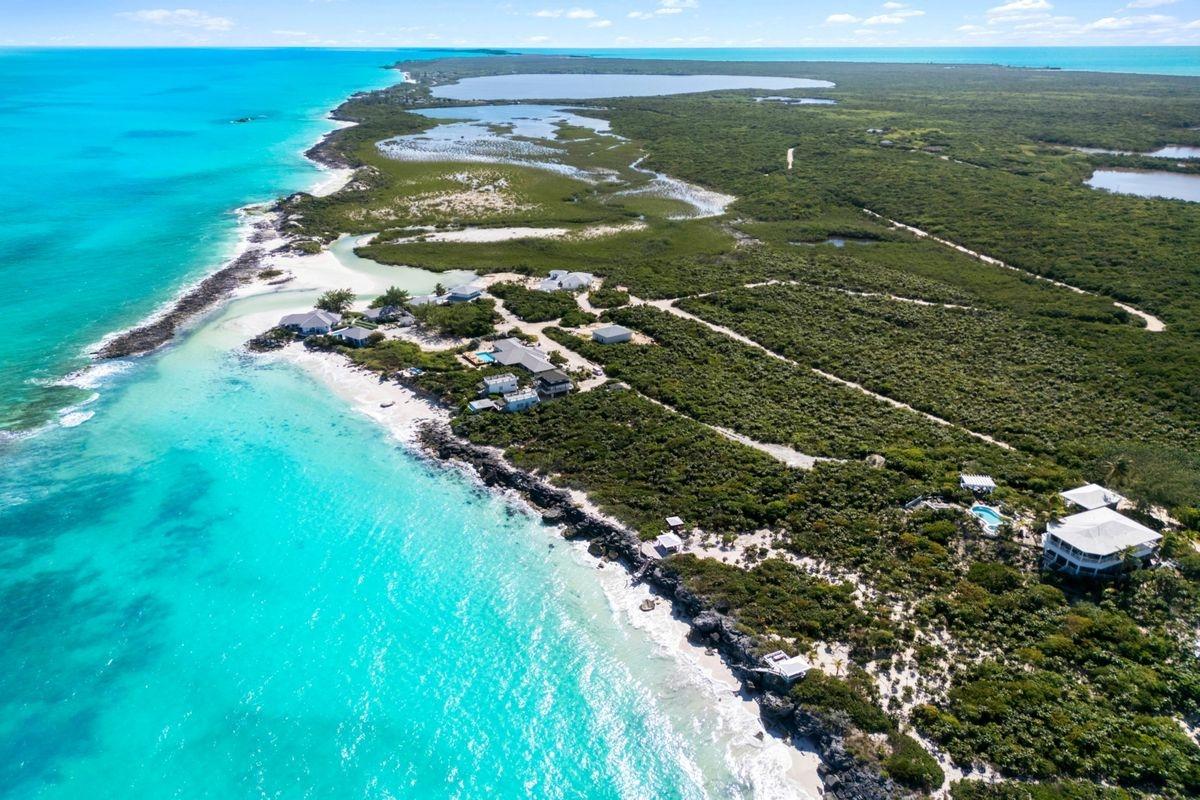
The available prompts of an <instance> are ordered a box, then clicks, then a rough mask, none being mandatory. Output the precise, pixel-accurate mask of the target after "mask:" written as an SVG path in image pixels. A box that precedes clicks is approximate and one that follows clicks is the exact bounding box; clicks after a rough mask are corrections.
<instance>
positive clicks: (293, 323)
mask: <svg viewBox="0 0 1200 800" xmlns="http://www.w3.org/2000/svg"><path fill="white" fill-rule="evenodd" d="M341 321H342V315H341V314H335V313H334V312H332V311H325V310H323V309H320V308H315V309H313V310H312V311H305V312H304V313H302V314H288V315H287V316H286V317H284V318H283V319H281V320H279V327H281V328H287V329H289V330H293V331H296V332H298V333H302V334H304V335H305V336H311V335H313V334H325V333H329V331H330V330H332V329H333V326H334V325H337V324H338V323H339V322H341Z"/></svg>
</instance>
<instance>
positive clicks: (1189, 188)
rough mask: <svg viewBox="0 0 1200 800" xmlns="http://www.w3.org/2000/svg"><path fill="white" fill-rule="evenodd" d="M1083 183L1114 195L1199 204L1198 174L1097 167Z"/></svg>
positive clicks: (1199, 181)
mask: <svg viewBox="0 0 1200 800" xmlns="http://www.w3.org/2000/svg"><path fill="white" fill-rule="evenodd" d="M1086 183H1087V185H1088V186H1091V187H1092V188H1093V189H1103V190H1105V191H1107V192H1113V193H1115V194H1132V195H1137V196H1138V197H1160V198H1167V199H1171V200H1187V201H1189V202H1192V203H1200V175H1185V174H1183V173H1180V172H1160V171H1158V170H1150V169H1098V170H1096V171H1095V172H1093V173H1092V177H1090V178H1088V179H1087V181H1086Z"/></svg>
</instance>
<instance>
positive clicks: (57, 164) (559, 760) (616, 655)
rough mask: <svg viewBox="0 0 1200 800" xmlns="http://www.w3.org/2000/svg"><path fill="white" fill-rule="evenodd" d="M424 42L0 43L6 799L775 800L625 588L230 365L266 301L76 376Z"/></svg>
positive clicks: (773, 784) (457, 481) (419, 466)
mask: <svg viewBox="0 0 1200 800" xmlns="http://www.w3.org/2000/svg"><path fill="white" fill-rule="evenodd" d="M1163 49H1164V50H1167V49H1168V48H1163ZM798 52H799V51H790V52H788V53H782V51H691V52H684V51H678V50H675V51H667V52H659V51H654V52H651V51H642V52H641V53H640V54H641V55H644V56H647V57H649V56H656V57H657V56H664V55H669V56H670V57H689V56H690V57H704V58H747V57H754V58H763V59H769V58H796V57H800V56H798V55H797V53H798ZM804 52H810V51H804ZM818 52H819V54H820V57H821V58H832V57H834V56H833V55H832V51H818ZM925 52H929V51H925ZM989 52H993V53H994V52H997V51H989ZM1196 52H1197V51H1196V49H1195V48H1193V49H1191V51H1190V55H1187V54H1185V53H1184V52H1183V50H1182V49H1178V52H1176V51H1174V50H1173V51H1172V52H1171V54H1170V58H1168V57H1166V56H1165V55H1164V54H1162V53H1147V54H1143V55H1142V56H1141V57H1140V58H1141V61H1138V59H1137V58H1136V57H1134V56H1133V55H1131V54H1130V53H1128V52H1120V53H1117V52H1108V53H1092V54H1090V55H1087V56H1086V57H1085V56H1084V55H1081V54H1078V53H1075V52H1074V51H1052V53H1050V52H1045V53H1043V54H1035V55H1030V54H1028V53H1026V54H1024V55H1023V56H1022V58H1026V59H1032V62H1031V63H1029V64H1026V65H1030V66H1044V65H1047V64H1051V63H1054V64H1057V65H1060V66H1071V67H1072V68H1081V69H1083V68H1086V69H1122V68H1125V69H1128V70H1129V71H1149V72H1177V73H1180V74H1182V73H1185V72H1189V73H1190V74H1196V73H1197V72H1200V69H1198V68H1197V67H1198V60H1197V59H1196ZM624 54H628V53H624ZM1051 54H1053V55H1054V58H1050V55H1051ZM1068 54H1070V57H1071V58H1073V59H1075V60H1074V61H1072V62H1071V63H1070V64H1068V63H1067V58H1068ZM437 55H438V53H437V52H436V51H428V50H423V51H395V50H332V51H331V50H324V51H322V50H299V49H298V50H138V51H130V50H0V174H2V175H3V176H4V177H5V180H4V181H0V220H3V224H2V225H0V298H2V300H3V302H2V303H0V307H2V308H3V310H4V312H5V317H6V322H7V335H5V336H4V337H0V397H2V398H3V409H2V414H0V429H3V430H4V431H6V433H0V609H3V612H4V613H3V615H0V795H3V796H4V797H6V798H10V797H11V798H108V797H112V798H132V797H153V798H161V797H175V798H230V797H247V796H251V795H253V796H256V797H272V798H295V797H311V798H327V797H347V796H362V797H395V798H402V797H414V798H424V797H462V798H479V797H498V798H509V797H530V796H532V797H581V796H587V797H589V798H608V797H612V798H618V797H621V798H674V797H681V798H693V797H695V798H699V797H715V798H726V797H772V796H777V797H789V796H792V797H794V796H797V794H796V791H797V790H796V789H795V788H794V786H793V785H791V784H789V783H788V778H787V774H786V773H787V771H788V769H789V763H788V761H787V758H786V756H781V755H780V753H781V751H782V750H786V747H785V746H783V745H778V746H774V745H772V744H771V740H770V737H768V741H767V743H766V744H764V743H761V742H759V741H758V740H757V739H755V738H754V737H753V735H752V734H753V732H754V729H753V727H752V726H753V724H755V720H754V715H753V713H752V711H747V710H746V709H744V708H741V707H740V705H739V701H737V700H733V699H731V698H730V697H729V693H728V691H727V690H724V689H719V688H717V687H716V685H715V684H713V683H712V682H711V681H709V680H707V679H706V678H705V677H704V675H703V674H702V673H703V671H702V670H699V669H698V667H697V665H696V664H695V663H692V662H690V661H689V660H688V658H689V656H687V655H686V653H683V654H681V653H680V652H679V651H678V649H677V648H676V647H675V645H676V644H677V641H676V640H677V639H678V638H679V636H680V630H679V628H678V626H677V624H673V623H672V622H671V621H670V620H669V618H663V619H658V621H657V622H652V620H654V619H656V618H655V617H654V616H653V615H641V612H638V611H637V610H636V601H637V598H636V596H635V595H633V594H631V593H630V592H629V591H628V590H626V589H625V588H624V582H625V578H624V576H621V575H618V574H617V571H616V570H613V569H609V570H607V571H604V572H600V571H599V570H597V569H596V567H595V563H594V562H592V561H591V560H589V559H588V558H587V557H586V555H585V554H583V553H581V552H580V551H579V550H578V548H576V547H572V546H568V545H567V544H566V543H564V542H561V541H559V540H557V539H556V536H555V532H554V531H553V530H551V529H548V528H545V527H543V526H542V525H541V524H540V523H538V522H537V521H536V520H534V519H533V518H531V517H530V516H528V515H527V514H526V513H524V512H523V511H521V510H520V509H519V508H518V507H516V506H514V505H513V504H512V502H511V501H508V500H505V499H503V498H499V497H496V496H494V495H491V494H488V493H486V492H483V491H482V490H480V489H479V488H478V487H476V486H474V485H473V484H472V483H471V481H470V480H469V479H468V478H467V477H465V476H463V475H461V474H459V473H457V472H455V471H450V470H445V469H441V468H436V467H433V466H431V465H429V464H427V463H425V462H423V461H421V460H419V459H417V458H416V457H414V456H413V455H411V454H410V453H409V452H408V451H407V450H406V449H405V448H404V447H403V446H401V445H400V444H398V443H397V442H396V441H394V440H392V439H390V438H389V437H388V436H387V435H386V433H385V432H384V430H383V429H382V428H380V427H379V426H377V425H376V424H375V423H374V422H372V421H371V420H369V419H367V418H366V417H364V416H362V415H361V414H360V413H359V412H358V411H356V410H355V409H354V407H353V405H352V404H351V403H348V402H347V401H346V399H344V398H343V397H342V396H340V395H337V394H335V393H333V392H332V391H331V390H330V389H329V388H328V387H327V386H326V385H324V384H322V383H321V382H319V381H317V380H315V379H314V378H313V376H312V375H311V374H310V373H309V372H306V371H305V370H303V369H301V368H300V367H298V366H297V365H295V364H293V363H289V362H286V361H273V360H269V359H268V360H264V359H259V358H252V357H249V356H247V355H246V354H244V353H243V352H242V350H241V349H240V345H241V344H242V343H243V342H244V341H245V339H246V338H247V336H246V331H245V329H244V326H243V323H244V320H245V319H247V318H248V315H250V316H252V315H251V312H255V313H258V312H261V313H266V314H267V316H268V317H269V316H270V314H271V308H272V307H271V306H270V303H269V302H268V303H267V304H266V305H263V306H261V307H259V306H255V305H253V303H254V302H262V301H251V300H246V299H243V300H238V301H235V302H233V303H230V304H227V305H226V306H224V307H222V308H221V309H218V310H215V311H214V312H213V313H212V314H210V315H208V316H207V317H205V318H204V319H203V320H201V321H199V322H198V323H197V324H196V325H194V326H192V327H191V328H190V329H189V331H188V332H186V334H185V335H184V336H182V337H181V338H180V339H179V340H178V341H177V342H176V343H175V344H173V345H171V346H170V347H167V348H164V349H163V350H161V351H160V352H158V353H156V354H154V355H151V356H148V357H145V358H140V359H133V360H131V361H129V362H120V363H119V364H117V365H116V366H115V367H113V368H111V369H108V370H106V371H97V370H85V371H84V372H82V373H78V372H77V371H78V370H80V369H81V368H84V367H86V366H87V364H88V359H87V358H86V356H85V355H84V353H85V350H86V349H87V347H88V346H90V345H92V344H94V343H95V342H97V341H98V340H99V339H100V338H101V337H103V336H104V335H105V334H108V333H111V332H112V331H114V330H118V329H121V328H124V327H126V326H129V325H131V324H134V323H135V322H136V321H138V320H139V319H142V318H143V317H145V316H146V315H147V314H149V313H151V312H152V311H154V310H155V309H156V308H159V307H160V306H161V305H162V304H163V303H164V302H166V301H167V300H169V299H170V298H171V297H173V296H174V295H175V294H176V293H177V292H178V291H179V290H180V289H181V288H182V287H184V286H186V285H187V284H188V283H190V282H192V281H194V280H196V279H197V278H199V277H200V276H202V275H204V274H205V273H206V272H209V271H211V270H212V269H214V268H216V267H217V266H219V265H220V264H221V262H222V260H223V259H224V258H225V257H227V256H228V255H229V254H230V253H231V252H232V250H233V248H234V246H235V245H236V243H237V239H238V218H237V215H236V213H235V212H236V210H237V209H238V208H240V207H242V206H244V205H246V204H248V203H254V202H261V201H267V200H270V199H272V198H274V197H277V196H279V195H282V194H286V193H288V192H292V191H296V190H300V189H303V188H306V187H310V186H312V185H314V184H315V183H317V182H319V181H320V180H321V177H322V176H321V173H320V172H319V171H318V170H317V169H316V168H315V167H314V166H313V165H312V164H311V163H310V162H308V161H307V160H305V159H304V158H303V156H302V151H303V150H304V149H305V148H306V147H307V146H309V145H311V144H312V143H313V142H315V141H316V140H317V139H318V138H319V137H320V136H321V135H322V134H323V133H325V132H326V131H328V130H330V129H331V128H332V123H330V122H329V121H328V120H327V119H326V114H327V112H328V111H329V110H330V109H331V108H332V107H334V106H335V105H336V104H337V103H338V102H339V101H340V100H341V99H343V98H345V97H346V96H347V95H349V94H350V93H351V92H353V91H357V90H362V89H370V88H375V87H379V86H382V85H385V84H387V83H389V82H393V81H395V80H396V79H397V76H396V74H395V73H394V72H389V71H387V70H384V69H383V67H384V65H387V64H390V63H393V62H395V61H397V60H400V59H404V58H422V57H435V56H437ZM875 55H877V56H879V55H880V54H879V53H878V52H876V53H875ZM980 56H981V59H982V60H996V58H997V57H996V56H984V55H983V54H982V53H980ZM1185 56H1186V57H1185ZM814 57H816V56H814ZM845 57H847V58H850V57H852V54H846V56H845ZM933 57H934V56H930V58H933ZM947 58H948V59H949V60H965V58H964V57H963V56H961V55H960V53H959V52H956V53H954V54H947ZM1014 58H1015V56H1014ZM914 59H915V56H914ZM1105 59H1107V61H1106V60H1105ZM1181 59H1182V60H1181ZM1189 59H1190V63H1186V64H1185V63H1183V61H1187V60H1189ZM919 60H925V59H923V58H922V59H919ZM973 60H974V59H973ZM1122 65H1124V67H1122ZM397 275H398V277H397V279H396V280H397V282H402V281H403V280H410V281H414V282H419V281H420V280H426V279H427V278H428V276H426V277H424V278H423V277H420V276H413V275H407V277H405V276H404V275H402V274H401V273H399V272H398V273H397ZM414 285H415V284H414ZM426 290H427V289H426ZM734 706H736V707H734Z"/></svg>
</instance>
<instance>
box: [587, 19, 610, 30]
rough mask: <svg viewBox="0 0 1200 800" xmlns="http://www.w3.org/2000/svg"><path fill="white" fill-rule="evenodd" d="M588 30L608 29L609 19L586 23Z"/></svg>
mask: <svg viewBox="0 0 1200 800" xmlns="http://www.w3.org/2000/svg"><path fill="white" fill-rule="evenodd" d="M588 27H589V28H610V27H612V20H610V19H594V20H592V21H591V22H589V23H588Z"/></svg>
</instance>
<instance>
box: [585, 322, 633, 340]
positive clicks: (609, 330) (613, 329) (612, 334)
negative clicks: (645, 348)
mask: <svg viewBox="0 0 1200 800" xmlns="http://www.w3.org/2000/svg"><path fill="white" fill-rule="evenodd" d="M632 338H633V331H631V330H629V328H626V327H625V326H623V325H606V326H604V327H603V328H597V329H596V330H594V331H592V341H594V342H599V343H600V344H619V343H621V342H628V341H629V340H630V339H632Z"/></svg>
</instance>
